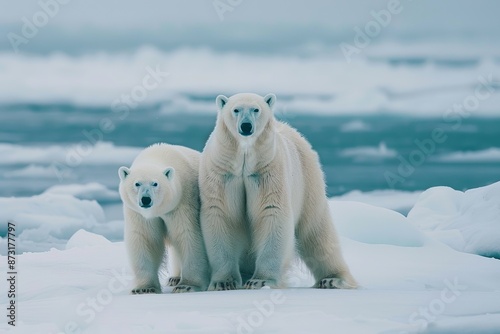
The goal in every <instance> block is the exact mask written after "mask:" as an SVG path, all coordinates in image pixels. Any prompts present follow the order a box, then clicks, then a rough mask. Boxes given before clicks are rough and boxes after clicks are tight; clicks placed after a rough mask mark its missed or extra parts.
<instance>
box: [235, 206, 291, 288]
mask: <svg viewBox="0 0 500 334" xmlns="http://www.w3.org/2000/svg"><path fill="white" fill-rule="evenodd" d="M252 228H253V242H254V249H256V251H257V259H256V263H255V272H254V275H253V277H252V278H251V279H250V280H248V281H247V282H246V284H245V288H246V289H260V288H262V287H263V286H270V287H272V288H278V287H281V285H282V283H281V282H282V277H283V273H284V271H285V269H286V267H287V265H288V264H289V262H290V260H291V259H292V256H293V252H294V224H293V221H292V218H291V215H290V214H288V213H287V212H286V211H284V210H282V209H281V208H280V207H279V206H276V205H267V206H265V207H264V209H263V211H262V212H261V213H260V214H259V216H258V217H257V218H256V219H255V221H254V222H252Z"/></svg>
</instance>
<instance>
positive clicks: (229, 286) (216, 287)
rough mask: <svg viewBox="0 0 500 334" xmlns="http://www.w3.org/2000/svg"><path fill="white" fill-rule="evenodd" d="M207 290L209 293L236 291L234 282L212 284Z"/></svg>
mask: <svg viewBox="0 0 500 334" xmlns="http://www.w3.org/2000/svg"><path fill="white" fill-rule="evenodd" d="M208 290H211V291H225V290H236V282H235V281H227V282H213V283H210V287H209V288H208Z"/></svg>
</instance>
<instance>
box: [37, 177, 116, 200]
mask: <svg viewBox="0 0 500 334" xmlns="http://www.w3.org/2000/svg"><path fill="white" fill-rule="evenodd" d="M44 193H46V194H47V193H49V194H60V195H72V196H74V197H76V198H79V199H86V200H96V201H98V202H100V203H105V202H116V201H119V200H120V194H119V193H118V192H117V191H114V190H111V189H108V188H106V186H104V185H102V184H100V183H97V182H91V183H87V184H65V185H57V186H52V187H50V188H49V189H47V190H46V191H45V192H44Z"/></svg>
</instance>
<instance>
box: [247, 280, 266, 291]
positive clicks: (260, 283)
mask: <svg viewBox="0 0 500 334" xmlns="http://www.w3.org/2000/svg"><path fill="white" fill-rule="evenodd" d="M264 286H266V280H262V279H249V280H248V281H247V282H246V283H245V289H252V290H253V289H261V288H262V287H264Z"/></svg>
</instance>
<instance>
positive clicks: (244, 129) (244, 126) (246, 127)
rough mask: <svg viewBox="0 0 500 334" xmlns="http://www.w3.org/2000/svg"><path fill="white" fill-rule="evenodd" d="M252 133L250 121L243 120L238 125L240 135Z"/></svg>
mask: <svg viewBox="0 0 500 334" xmlns="http://www.w3.org/2000/svg"><path fill="white" fill-rule="evenodd" d="M252 133H253V125H252V123H250V122H244V123H241V125H240V135H242V136H245V137H246V136H250V135H251V134H252Z"/></svg>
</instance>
